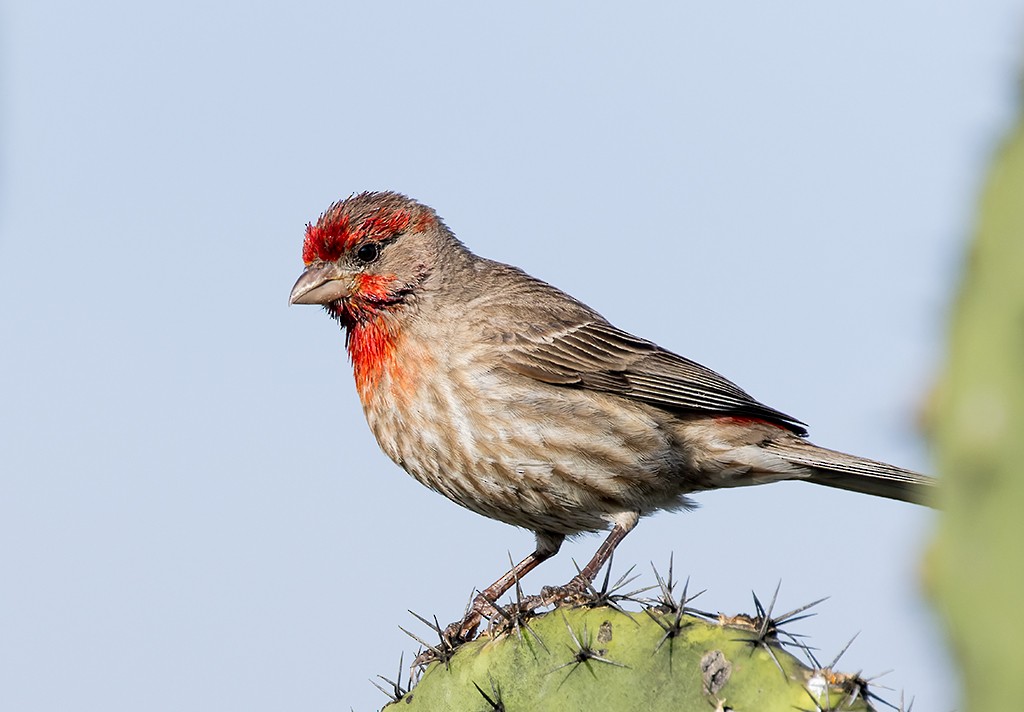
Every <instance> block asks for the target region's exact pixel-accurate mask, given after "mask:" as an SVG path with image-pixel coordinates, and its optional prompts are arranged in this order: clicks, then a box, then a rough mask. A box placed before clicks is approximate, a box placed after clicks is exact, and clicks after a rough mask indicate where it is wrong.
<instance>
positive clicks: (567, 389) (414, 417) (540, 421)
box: [289, 191, 935, 641]
mask: <svg viewBox="0 0 1024 712" xmlns="http://www.w3.org/2000/svg"><path fill="white" fill-rule="evenodd" d="M302 260H303V263H304V265H305V268H304V270H303V271H302V273H301V275H300V276H299V277H298V280H297V281H296V282H295V284H294V286H293V287H292V290H291V294H290V297H289V303H290V304H312V305H321V306H323V307H324V308H325V309H326V311H327V313H328V314H329V315H330V316H331V317H332V318H333V319H334V320H336V321H337V322H338V323H339V324H340V326H341V327H342V328H343V329H344V332H345V346H346V349H347V352H348V356H349V358H350V360H351V363H352V369H353V373H354V377H355V385H356V391H357V393H358V396H359V399H360V402H361V404H362V409H363V412H364V414H365V417H366V420H367V423H368V424H369V427H370V430H371V431H372V432H373V434H374V436H375V438H376V440H377V443H378V444H379V446H380V448H381V450H383V452H384V453H385V454H386V455H387V456H388V457H389V458H391V460H393V461H394V462H395V463H397V464H398V465H399V466H400V467H402V468H403V469H404V470H405V471H406V472H408V473H409V474H410V475H412V477H413V478H415V479H416V480H417V481H419V482H420V483H421V484H423V485H426V486H427V487H429V488H430V489H432V490H434V491H436V492H438V493H440V494H442V495H444V496H445V497H447V498H448V499H450V500H452V501H453V502H455V503H456V504H459V505H461V506H463V507H466V508H468V509H470V510H471V511H473V512H476V513H477V514H480V515H483V516H485V517H489V518H491V519H495V520H498V521H501V522H505V523H507V524H510V525H513V526H517V527H522V528H525V529H527V530H529V531H531V532H533V534H534V536H535V540H536V546H535V548H534V551H533V552H531V553H530V554H529V555H527V556H526V557H525V558H524V559H523V560H522V561H520V562H519V563H518V564H516V565H514V566H513V567H512V568H511V569H510V570H509V571H508V572H506V573H505V574H504V575H503V576H501V577H500V578H499V579H498V580H497V581H495V582H494V583H493V584H491V585H490V586H488V587H487V588H485V589H482V590H480V591H479V593H478V595H477V596H476V597H475V598H474V599H473V601H472V604H471V605H470V606H469V607H468V608H467V612H466V615H465V616H464V617H463V619H462V620H460V621H458V622H456V623H454V624H452V625H451V626H449V627H448V629H447V630H446V634H447V635H448V636H449V638H450V639H451V640H455V641H460V640H466V639H469V638H471V637H472V636H473V634H474V632H475V630H476V629H477V627H478V626H479V624H480V622H481V619H482V617H486V616H488V615H490V614H492V613H493V607H492V603H493V602H494V601H496V600H498V598H499V597H500V596H501V595H503V594H504V593H505V592H506V591H507V590H509V589H510V588H511V587H512V586H513V585H514V584H515V583H516V582H518V581H519V580H520V579H521V578H522V577H523V576H524V575H526V574H527V573H528V572H530V571H531V570H533V569H534V568H535V567H536V566H537V565H538V564H540V563H541V562H543V561H545V560H547V559H549V558H551V557H552V556H554V555H555V554H556V553H557V552H558V550H559V548H560V547H561V545H562V543H563V541H564V540H565V538H566V537H572V536H575V535H577V534H581V533H585V532H595V531H608V532H609V533H608V534H607V537H606V538H605V539H604V540H603V542H602V543H601V545H600V547H599V548H598V550H597V552H596V553H595V554H594V556H593V558H592V559H591V560H590V561H589V562H588V563H587V564H586V566H584V567H583V568H582V569H579V573H578V575H577V576H576V577H574V578H573V580H572V581H570V582H569V583H568V584H567V585H566V586H565V587H561V588H560V590H563V591H568V592H571V591H576V592H582V591H583V590H584V589H585V588H586V587H587V586H588V585H589V584H591V583H592V582H593V580H594V578H595V576H596V575H597V573H598V572H599V571H600V570H601V568H602V567H603V566H604V564H605V563H606V562H607V561H608V559H609V558H610V557H611V555H612V553H613V552H614V550H615V548H616V546H618V544H619V543H620V542H621V541H622V540H623V538H624V537H625V536H626V535H627V534H628V533H629V532H630V531H631V530H632V529H633V528H634V527H635V526H636V525H637V522H638V521H639V520H640V519H641V518H642V517H645V516H647V515H650V514H653V513H655V512H657V511H660V510H668V511H672V510H687V509H692V508H693V507H695V506H696V503H695V501H694V500H693V499H692V498H691V497H690V496H689V495H692V494H694V493H698V492H702V491H707V490H714V489H720V488H726V487H740V486H748V485H758V484H767V483H773V482H778V481H783V480H802V481H805V482H812V483H815V484H821V485H826V486H829V487H836V488H840V489H844V490H851V491H854V492H860V493H865V494H870V495H876V496H880V497H886V498H891V499H895V500H901V501H905V502H911V503H916V504H929V503H930V501H931V499H932V494H931V491H932V490H933V488H934V485H935V480H934V479H933V478H931V477H928V476H925V475H922V474H919V473H916V472H912V471H910V470H906V469H903V468H900V467H896V466H894V465H889V464H886V463H883V462H878V461H875V460H870V459H866V458H862V457H857V456H854V455H848V454H845V453H842V452H839V451H835V450H830V449H826V448H823V447H819V446H817V445H814V444H812V443H811V442H810V441H809V440H808V439H807V430H806V427H805V425H804V423H802V422H800V421H799V420H797V419H796V418H794V417H792V416H790V415H787V414H786V413H783V412H782V411H779V410H776V409H775V408H772V407H770V406H768V405H765V404H763V403H761V402H759V401H757V400H756V399H754V398H753V397H752V396H750V395H749V394H747V392H746V391H744V390H742V389H741V388H740V387H739V386H737V385H735V384H734V383H732V382H731V381H729V380H727V379H726V378H725V377H723V376H721V375H719V374H718V373H716V372H715V371H713V370H711V369H710V368H707V367H705V366H702V365H700V364H699V363H697V362H695V361H692V360H690V359H688V358H686V357H684V356H680V355H678V354H676V353H674V352H672V351H670V350H668V349H665V348H663V347H661V346H659V345H657V344H656V343H654V342H652V341H649V340H646V339H643V338H640V337H638V336H635V335H633V334H631V333H629V332H627V331H624V330H622V329H620V328H617V327H616V326H613V325H612V324H611V323H610V322H609V321H608V320H606V319H605V318H604V317H602V316H601V315H600V314H599V313H598V312H597V311H595V310H594V309H592V308H591V307H589V306H587V305H586V304H584V303H583V302H581V301H579V300H577V299H575V298H574V297H572V296H570V295H569V294H567V293H565V292H563V291H561V290H559V289H558V288H556V287H554V286H552V285H550V284H548V283H546V282H544V281H542V280H539V279H536V278H534V277H531V276H530V275H528V274H527V273H525V272H524V271H522V270H521V269H519V268H517V267H514V266H510V265H507V264H503V263H501V262H497V261H493V260H490V259H487V258H485V257H480V256H477V255H476V254H474V253H473V252H471V251H470V250H469V249H468V248H467V247H466V246H465V245H464V244H463V243H462V242H461V241H460V240H459V239H458V238H457V237H456V236H455V234H454V233H453V232H452V230H450V229H449V228H448V226H447V225H446V224H445V223H444V221H443V220H442V219H441V217H440V216H439V215H438V214H437V212H436V211H435V210H434V209H432V208H431V207H429V206H427V205H425V204H423V203H420V202H417V201H416V200H413V199H411V198H409V197H407V196H405V195H403V194H401V193H397V192H391V191H383V192H363V193H359V194H352V195H350V196H349V197H348V198H346V199H343V200H340V201H337V202H335V203H333V204H332V205H330V206H329V207H328V208H327V210H326V211H324V212H323V213H322V214H321V215H320V217H319V219H318V220H317V221H316V222H315V223H312V222H310V223H307V224H306V229H305V234H304V238H303V243H302ZM489 612H490V613H489Z"/></svg>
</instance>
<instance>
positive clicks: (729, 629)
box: [385, 607, 872, 712]
mask: <svg viewBox="0 0 1024 712" xmlns="http://www.w3.org/2000/svg"><path fill="white" fill-rule="evenodd" d="M528 624H529V627H528V628H526V627H520V628H519V630H518V632H517V631H507V632H505V633H502V634H500V635H497V636H496V637H482V638H480V639H478V640H475V641H473V642H471V643H466V644H464V645H463V646H461V647H460V648H459V649H458V650H457V651H456V652H455V653H454V655H453V656H452V657H451V659H450V660H448V661H447V663H444V662H433V663H431V664H430V665H429V667H428V668H427V670H426V672H425V673H424V674H423V676H422V678H421V679H420V680H419V682H418V683H417V684H416V685H415V686H414V687H413V688H412V690H411V691H407V692H406V691H399V693H400V695H401V697H400V699H398V700H397V701H395V702H393V703H391V704H390V705H388V707H386V708H385V709H388V710H391V709H394V710H409V711H410V712H413V710H482V711H487V710H507V711H508V712H515V711H516V710H530V711H531V712H545V711H547V710H550V711H552V712H554V711H557V712H573V711H575V710H643V711H644V712H659V711H660V710H673V712H680V711H682V712H688V711H690V710H692V711H693V712H709V711H710V712H714V711H715V710H722V711H724V710H737V711H741V710H756V711H757V712H774V711H776V710H778V711H779V712H782V711H783V710H784V711H785V712H793V710H823V709H829V710H838V709H842V710H869V709H872V708H871V707H870V705H869V703H868V701H867V700H866V699H865V696H866V685H865V683H864V682H863V680H860V679H859V678H856V677H852V676H844V675H842V674H837V673H833V672H832V671H830V670H821V669H818V670H815V669H812V668H810V667H807V666H806V665H804V664H802V663H801V662H800V661H798V660H797V659H796V658H795V657H794V656H793V655H791V654H790V653H789V652H787V651H786V650H784V649H783V647H782V646H781V645H780V644H779V642H778V639H777V638H776V637H775V635H776V632H775V631H774V629H772V630H769V631H768V632H767V634H765V633H761V630H760V628H761V626H760V625H759V623H758V621H757V620H752V619H750V618H747V617H745V616H740V617H736V618H728V619H727V618H720V619H718V620H715V619H711V620H708V619H706V618H699V617H696V616H692V615H689V614H687V615H682V614H680V613H679V611H678V610H677V611H676V612H672V611H671V610H666V609H665V608H651V609H648V610H647V611H639V612H632V611H630V612H628V613H626V612H623V611H622V610H620V609H617V608H611V607H599V608H558V609H555V610H554V611H551V612H549V613H544V614H541V615H539V616H537V617H535V618H530V619H529V621H528ZM759 633H761V634H760V635H759Z"/></svg>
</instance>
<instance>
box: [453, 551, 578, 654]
mask: <svg viewBox="0 0 1024 712" xmlns="http://www.w3.org/2000/svg"><path fill="white" fill-rule="evenodd" d="M564 539H565V537H564V536H563V535H561V534H541V533H538V534H537V548H536V549H535V550H534V551H533V553H531V554H530V555H529V556H527V557H526V558H525V559H523V560H522V561H520V562H519V563H518V564H516V565H515V566H513V567H512V568H511V569H509V570H508V571H506V572H505V574H504V575H503V576H502V577H501V578H499V579H498V580H497V581H495V582H494V583H492V584H491V585H490V586H488V587H487V588H485V589H484V590H483V591H481V592H480V593H479V594H477V596H476V598H474V599H473V603H472V604H470V607H469V610H468V611H467V612H466V615H465V616H464V617H463V618H462V620H461V621H459V622H458V623H452V624H451V625H450V626H448V627H447V628H446V629H445V632H444V635H445V638H447V639H448V640H449V641H451V642H452V643H456V644H457V643H461V642H465V641H467V640H470V639H471V638H472V637H473V634H474V633H475V632H476V629H477V627H478V626H479V625H480V619H481V617H482V616H483V615H485V614H489V613H492V612H493V610H494V607H493V606H492V605H491V603H492V602H493V601H497V600H498V599H499V598H501V597H502V596H503V595H504V594H505V592H506V591H508V590H509V589H510V588H512V586H513V585H515V583H516V581H518V580H519V579H521V578H522V577H523V576H525V575H526V574H528V573H530V572H531V571H533V570H534V569H535V568H536V567H537V566H538V565H539V564H540V563H541V562H543V561H546V560H548V559H550V558H551V557H552V556H554V555H555V554H557V553H558V549H559V548H560V547H561V546H562V541H563V540H564Z"/></svg>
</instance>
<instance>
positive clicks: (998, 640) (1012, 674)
mask: <svg viewBox="0 0 1024 712" xmlns="http://www.w3.org/2000/svg"><path fill="white" fill-rule="evenodd" d="M936 400H937V405H938V407H937V409H936V412H935V432H934V439H935V443H936V452H937V455H938V462H939V467H940V470H941V473H942V488H941V490H940V493H939V496H940V502H939V504H940V506H941V508H942V509H943V510H944V512H943V516H942V519H941V520H940V526H939V530H938V534H937V536H936V540H935V544H934V546H933V548H932V551H931V553H930V557H929V564H930V567H929V568H930V571H929V573H930V578H931V589H932V591H933V593H934V595H935V598H936V602H937V606H938V608H939V609H940V611H941V612H942V613H943V615H944V618H945V619H946V622H947V627H948V629H949V634H950V637H951V639H952V641H953V647H954V652H955V653H956V655H957V657H958V658H959V661H960V663H961V667H962V670H963V676H964V686H965V694H966V702H967V709H971V710H998V709H1007V710H1008V709H1020V708H1019V707H1018V705H1020V704H1021V702H1020V701H1021V699H1022V698H1024V675H1022V674H1021V673H1024V655H1022V653H1021V648H1020V646H1021V644H1022V642H1024V619H1022V618H1021V616H1019V615H1018V613H1019V610H1018V605H1019V604H1020V599H1021V591H1022V590H1024V552H1022V546H1024V514H1022V513H1024V121H1022V122H1021V123H1019V124H1018V126H1017V128H1016V129H1015V131H1014V132H1013V134H1012V135H1011V136H1010V138H1009V139H1008V140H1007V141H1006V142H1005V143H1004V144H1003V146H1002V147H1001V150H1000V151H999V153H998V154H997V156H996V160H995V162H994V164H993V166H992V169H991V172H990V175H989V179H988V183H987V185H986V187H985V192H984V194H983V196H982V200H981V205H980V212H979V220H978V226H977V232H976V234H975V239H974V244H973V246H972V249H971V252H970V254H969V256H968V263H967V270H966V275H965V278H964V281H963V284H962V286H961V290H960V295H959V297H958V300H957V304H956V307H955V310H954V313H953V319H952V328H951V333H950V356H949V363H948V367H947V370H946V374H945V377H944V379H943V383H942V385H941V387H940V390H939V394H938V398H937V399H936Z"/></svg>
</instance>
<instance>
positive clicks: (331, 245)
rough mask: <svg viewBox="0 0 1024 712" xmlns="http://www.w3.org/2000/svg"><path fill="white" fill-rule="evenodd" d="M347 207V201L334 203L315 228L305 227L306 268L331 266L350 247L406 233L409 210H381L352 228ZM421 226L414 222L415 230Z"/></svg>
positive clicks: (310, 225) (304, 257)
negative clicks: (319, 263)
mask: <svg viewBox="0 0 1024 712" xmlns="http://www.w3.org/2000/svg"><path fill="white" fill-rule="evenodd" d="M358 197H360V198H361V197H363V196H358ZM348 207H349V201H348V200H346V201H343V202H340V203H335V204H334V205H332V206H331V207H330V208H329V209H328V210H327V212H325V213H324V214H323V215H321V216H320V219H319V220H317V221H316V225H313V224H312V223H307V224H306V239H305V240H304V241H303V243H302V261H303V262H305V263H306V264H307V265H308V264H309V263H311V262H314V261H316V260H322V261H324V262H334V261H335V260H337V259H338V258H339V257H341V256H342V255H343V254H344V253H345V251H346V250H348V249H349V248H351V247H352V246H353V245H355V244H357V243H359V242H362V241H363V240H366V239H370V240H375V239H376V240H379V239H383V238H386V237H390V236H391V235H394V234H395V233H397V232H401V231H402V230H404V229H406V228H407V227H408V226H409V223H410V222H411V220H412V218H411V216H410V214H409V211H408V210H404V209H396V210H387V209H385V208H383V207H382V208H380V209H378V210H377V211H376V212H374V213H372V214H371V215H370V216H369V217H366V218H364V219H363V220H362V221H361V222H360V223H359V224H358V225H354V226H353V225H352V220H351V216H350V215H349V212H348V210H347V209H348ZM420 222H421V221H419V220H418V221H417V225H416V227H417V228H418V229H422V227H421V225H420Z"/></svg>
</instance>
